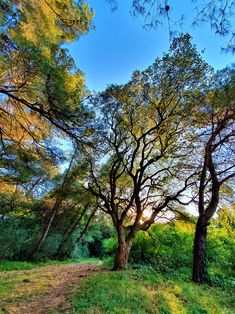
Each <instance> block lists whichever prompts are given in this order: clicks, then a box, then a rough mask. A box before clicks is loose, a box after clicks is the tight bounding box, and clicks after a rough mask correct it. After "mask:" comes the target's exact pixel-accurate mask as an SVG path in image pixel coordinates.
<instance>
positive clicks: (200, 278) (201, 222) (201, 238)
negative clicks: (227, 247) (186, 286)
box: [193, 215, 209, 283]
mask: <svg viewBox="0 0 235 314" xmlns="http://www.w3.org/2000/svg"><path fill="white" fill-rule="evenodd" d="M208 225H209V223H208V220H207V219H206V218H205V216H203V215H202V216H200V217H199V218H198V221H197V225H196V231H195V237H194V248H193V281H194V282H196V283H205V282H208V281H209V276H208V270H207V260H206V253H207V252H206V236H207V226H208Z"/></svg>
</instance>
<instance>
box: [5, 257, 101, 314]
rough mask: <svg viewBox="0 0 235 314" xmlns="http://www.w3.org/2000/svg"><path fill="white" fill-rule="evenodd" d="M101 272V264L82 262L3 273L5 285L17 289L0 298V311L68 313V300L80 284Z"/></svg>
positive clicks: (23, 313) (15, 313)
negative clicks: (13, 285) (11, 283)
mask: <svg viewBox="0 0 235 314" xmlns="http://www.w3.org/2000/svg"><path fill="white" fill-rule="evenodd" d="M101 271H104V269H103V268H102V267H101V266H100V265H99V264H93V263H79V264H66V265H53V266H47V267H40V268H36V269H33V270H27V271H14V272H9V273H10V274H9V273H1V274H0V278H1V277H2V276H3V277H4V276H5V277H6V278H5V279H6V281H5V282H10V281H11V279H12V280H14V283H15V287H14V289H13V291H12V292H11V294H10V295H9V296H7V297H5V298H3V299H0V302H1V301H2V303H3V304H2V306H1V307H0V308H1V309H2V310H3V313H7V314H51V313H68V312H69V307H70V304H69V298H70V297H71V295H72V294H73V293H74V292H75V291H77V290H78V287H79V285H80V284H81V282H82V281H83V280H84V279H85V278H86V277H88V276H90V275H92V274H94V273H97V272H101ZM1 279H4V278H1ZM0 313H2V312H1V310H0Z"/></svg>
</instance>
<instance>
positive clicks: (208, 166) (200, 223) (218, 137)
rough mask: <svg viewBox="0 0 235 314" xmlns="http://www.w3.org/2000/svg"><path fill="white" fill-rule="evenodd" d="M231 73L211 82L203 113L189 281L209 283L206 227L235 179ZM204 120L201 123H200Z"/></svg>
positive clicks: (227, 71) (222, 74)
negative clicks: (191, 273)
mask: <svg viewBox="0 0 235 314" xmlns="http://www.w3.org/2000/svg"><path fill="white" fill-rule="evenodd" d="M234 87H235V85H234V70H231V69H227V70H225V71H222V72H221V73H220V75H219V76H217V77H216V78H215V81H214V84H213V88H211V90H210V91H209V94H208V95H207V98H206V103H205V106H204V110H203V115H204V118H203V117H201V122H204V123H205V125H206V126H204V130H203V132H202V134H201V136H200V137H201V140H202V141H203V144H204V151H203V162H202V165H201V167H202V169H201V174H200V181H199V187H198V188H199V192H198V195H199V201H198V213H199V217H198V220H197V224H196V232H195V238H194V258H193V281H195V282H197V283H203V282H208V281H209V276H208V271H207V262H206V236H207V227H208V225H209V224H210V220H211V218H212V217H213V215H214V214H215V212H216V210H217V208H218V204H219V201H220V198H221V190H222V188H223V187H224V186H225V184H229V183H231V180H232V178H234V177H235V162H234V153H235V149H234V139H235V130H234V119H235V110H234V95H235V94H234V91H235V89H234ZM204 119H205V120H204Z"/></svg>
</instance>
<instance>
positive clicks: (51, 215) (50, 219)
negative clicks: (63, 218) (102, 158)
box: [30, 200, 62, 259]
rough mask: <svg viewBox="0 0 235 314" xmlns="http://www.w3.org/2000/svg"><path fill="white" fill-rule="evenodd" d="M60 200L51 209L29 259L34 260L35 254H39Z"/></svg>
mask: <svg viewBox="0 0 235 314" xmlns="http://www.w3.org/2000/svg"><path fill="white" fill-rule="evenodd" d="M61 202H62V201H61V200H57V201H56V203H55V206H54V207H53V209H52V211H51V213H50V215H49V217H48V219H47V222H46V225H45V227H44V228H43V230H42V231H41V234H40V236H39V239H38V241H37V243H36V245H35V247H34V249H33V251H32V253H31V256H30V257H31V259H33V258H34V256H35V254H36V253H38V252H39V250H40V249H41V247H42V245H43V243H44V241H45V239H46V237H47V234H48V232H49V230H50V229H51V225H52V222H53V220H54V218H55V215H56V213H57V211H58V209H59V207H60V204H61Z"/></svg>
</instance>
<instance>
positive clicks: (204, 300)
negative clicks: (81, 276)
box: [71, 269, 235, 314]
mask: <svg viewBox="0 0 235 314" xmlns="http://www.w3.org/2000/svg"><path fill="white" fill-rule="evenodd" d="M184 277H185V276H182V274H179V276H176V275H174V277H171V276H168V277H165V276H163V275H161V274H159V273H157V272H155V271H154V270H152V269H142V270H129V271H125V272H108V273H102V274H98V275H96V276H93V277H90V278H89V279H88V280H87V281H86V282H85V283H84V284H83V286H82V287H81V289H80V290H79V292H78V293H77V294H76V295H74V297H73V300H72V304H73V310H72V311H71V314H72V313H73V314H75V313H84V314H85V313H96V314H102V313H123V314H124V313H126V314H131V313H137V314H142V313H143V314H144V313H154V314H156V313H159V314H160V313H161V314H170V313H172V314H177V313H180V314H184V313H185V314H206V313H208V314H218V313H221V314H232V313H234V308H235V307H234V306H235V304H234V298H233V296H232V287H226V288H221V287H210V286H207V285H203V286H199V285H196V284H193V283H191V282H190V280H189V279H188V280H187V279H185V278H184Z"/></svg>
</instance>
